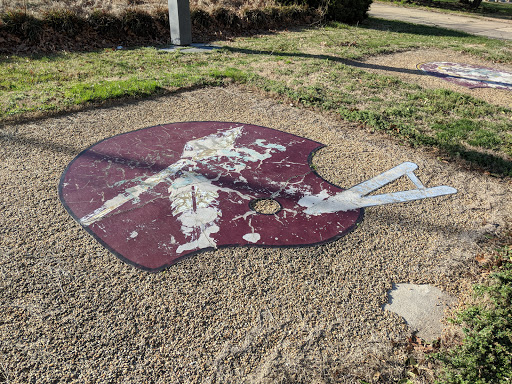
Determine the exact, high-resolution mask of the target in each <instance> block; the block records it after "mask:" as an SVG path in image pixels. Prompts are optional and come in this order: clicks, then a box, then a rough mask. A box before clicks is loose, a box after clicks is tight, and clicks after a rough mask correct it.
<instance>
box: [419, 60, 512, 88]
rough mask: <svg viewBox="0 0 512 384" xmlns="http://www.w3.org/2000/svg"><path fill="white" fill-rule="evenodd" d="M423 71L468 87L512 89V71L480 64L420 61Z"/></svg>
mask: <svg viewBox="0 0 512 384" xmlns="http://www.w3.org/2000/svg"><path fill="white" fill-rule="evenodd" d="M416 67H417V68H418V69H420V70H422V71H423V72H425V73H427V74H429V75H432V76H437V77H441V78H442V79H444V80H446V81H449V82H452V83H455V84H458V85H462V86H464V87H468V88H495V89H508V90H512V72H507V71H502V70H497V69H494V68H489V67H482V66H480V65H472V64H461V63H451V62H444V61H440V62H431V63H420V64H418V65H417V66H416Z"/></svg>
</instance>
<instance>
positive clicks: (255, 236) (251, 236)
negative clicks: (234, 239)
mask: <svg viewBox="0 0 512 384" xmlns="http://www.w3.org/2000/svg"><path fill="white" fill-rule="evenodd" d="M242 238H243V239H244V240H247V241H249V242H251V243H257V242H258V241H260V239H261V235H260V234H259V233H247V234H245V235H243V236H242Z"/></svg>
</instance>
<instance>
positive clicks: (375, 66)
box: [349, 49, 512, 108]
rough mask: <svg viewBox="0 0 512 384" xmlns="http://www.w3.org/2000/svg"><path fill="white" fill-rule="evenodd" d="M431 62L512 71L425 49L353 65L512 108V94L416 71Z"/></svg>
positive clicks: (479, 60) (483, 61)
mask: <svg viewBox="0 0 512 384" xmlns="http://www.w3.org/2000/svg"><path fill="white" fill-rule="evenodd" d="M431 61H448V62H456V63H466V64H474V65H482V66H486V67H490V68H495V69H498V70H503V71H509V72H512V66H511V65H506V64H495V63H492V62H489V61H486V60H482V59H478V58H475V57H474V56H469V55H465V54H462V53H456V52H453V51H450V50H437V49H422V50H415V51H407V52H399V53H393V54H389V55H381V56H373V57H370V58H368V59H366V60H363V61H362V62H360V63H359V62H353V63H349V64H350V65H355V66H357V67H360V68H362V69H365V70H367V71H369V72H374V73H379V74H382V75H388V76H393V77H398V78H400V79H402V80H403V81H405V82H409V83H414V84H418V85H421V86H422V87H425V88H430V89H437V88H444V89H450V90H452V91H456V92H460V93H464V94H467V95H471V96H473V97H476V98H478V99H481V100H485V101H487V102H488V103H491V104H496V105H501V106H503V107H507V108H511V107H512V91H510V90H503V89H491V88H472V89H470V88H466V87H463V86H460V85H457V84H453V83H450V82H448V81H446V80H443V79H441V78H438V77H435V76H430V75H427V74H425V73H424V72H423V71H421V70H419V69H417V68H416V66H417V65H418V64H420V63H426V62H431Z"/></svg>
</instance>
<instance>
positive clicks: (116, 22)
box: [87, 10, 123, 36]
mask: <svg viewBox="0 0 512 384" xmlns="http://www.w3.org/2000/svg"><path fill="white" fill-rule="evenodd" d="M87 21H88V22H89V25H90V26H91V28H92V29H93V30H95V31H96V32H98V33H99V34H100V35H105V36H111V35H116V34H119V30H121V28H122V27H123V23H122V22H121V20H120V19H119V18H117V17H116V16H114V15H113V14H112V13H109V12H105V11H103V10H95V11H93V12H92V13H91V14H90V15H89V17H88V19H87Z"/></svg>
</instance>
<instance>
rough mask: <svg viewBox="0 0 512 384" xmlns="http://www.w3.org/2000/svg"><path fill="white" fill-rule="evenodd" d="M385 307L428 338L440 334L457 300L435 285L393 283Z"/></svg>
mask: <svg viewBox="0 0 512 384" xmlns="http://www.w3.org/2000/svg"><path fill="white" fill-rule="evenodd" d="M388 297H389V302H388V304H386V305H384V306H383V309H384V310H387V311H391V312H395V313H396V314H398V315H400V316H402V317H403V318H404V320H405V321H406V323H407V324H408V325H409V326H410V327H411V328H412V330H413V332H416V335H417V336H419V337H421V338H422V339H423V340H426V341H433V340H435V339H437V338H438V337H439V336H441V333H442V331H443V328H444V325H443V323H442V322H441V321H442V319H443V318H444V313H445V310H446V309H447V308H449V307H450V306H451V305H453V304H454V303H455V302H456V300H455V299H454V298H453V297H451V296H450V295H447V294H446V293H444V292H442V291H441V290H440V289H438V288H436V287H434V286H432V285H426V284H425V285H417V284H393V289H392V290H390V291H388Z"/></svg>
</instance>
